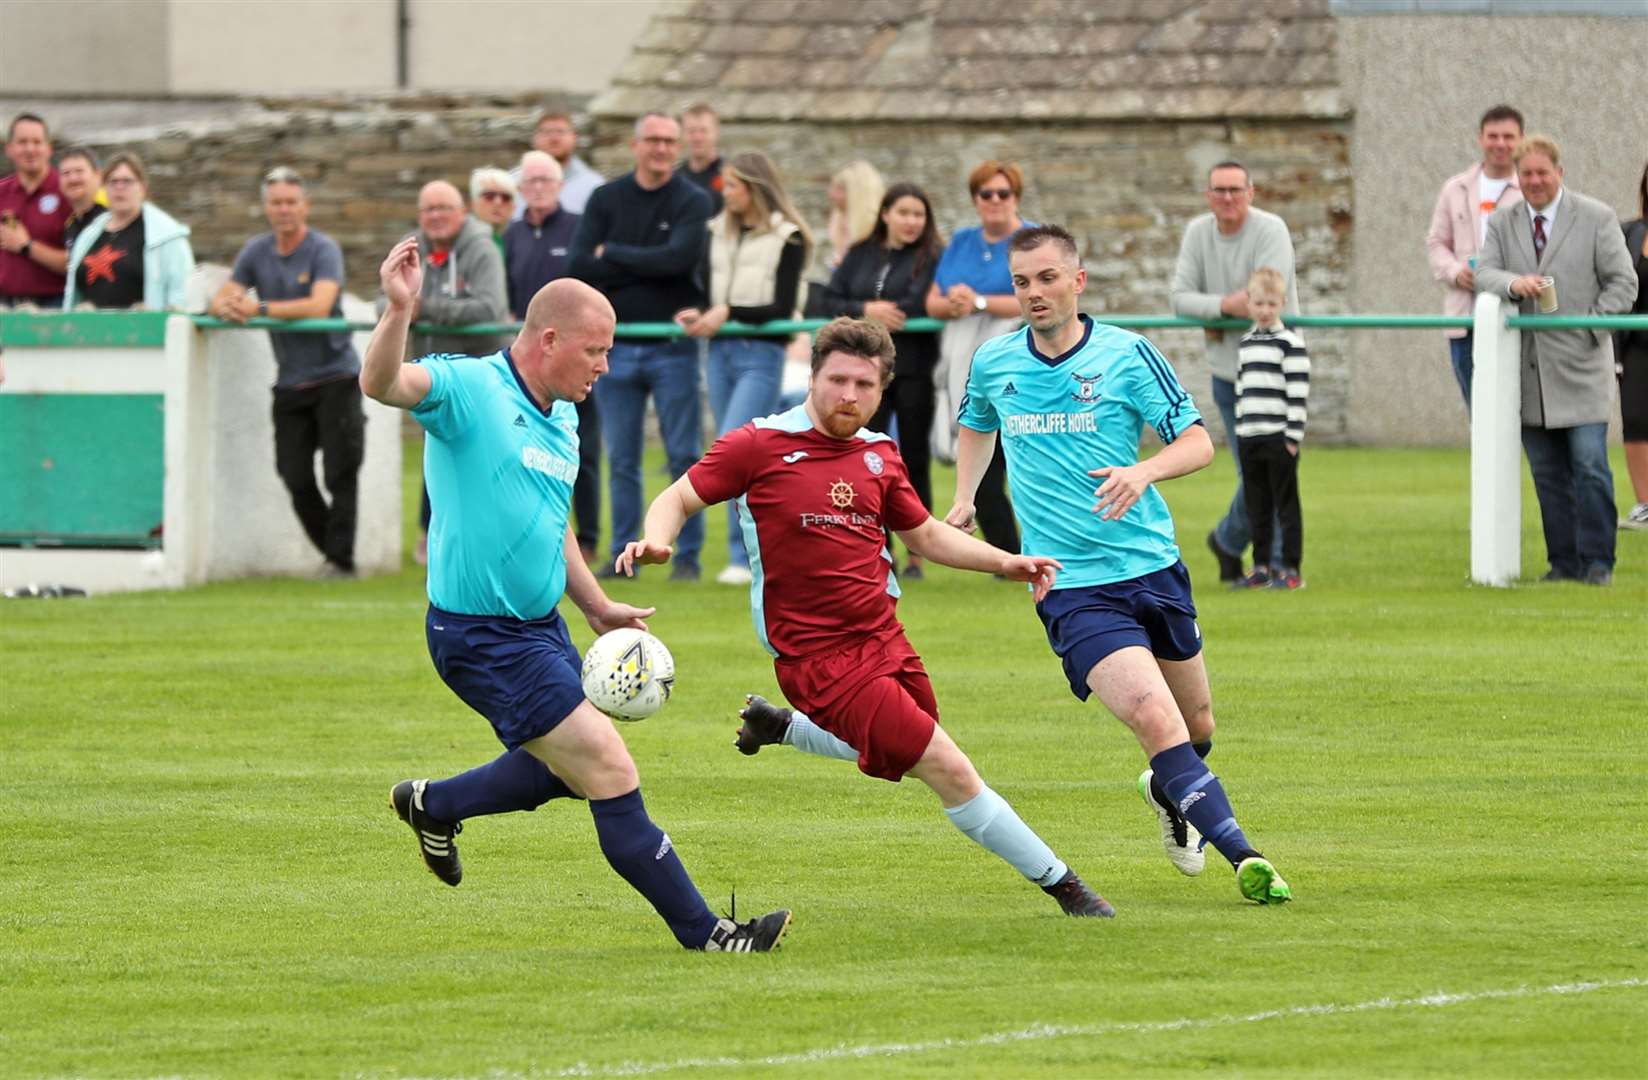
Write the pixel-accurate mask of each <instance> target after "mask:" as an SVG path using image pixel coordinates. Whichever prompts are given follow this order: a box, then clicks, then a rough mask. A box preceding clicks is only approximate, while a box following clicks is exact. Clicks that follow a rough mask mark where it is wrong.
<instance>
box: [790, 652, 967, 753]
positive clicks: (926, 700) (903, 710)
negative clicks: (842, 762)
mask: <svg viewBox="0 0 1648 1080" xmlns="http://www.w3.org/2000/svg"><path fill="white" fill-rule="evenodd" d="M773 668H774V670H775V671H776V672H777V674H778V685H779V688H780V689H782V690H783V691H784V697H785V698H786V699H788V700H789V703H790V704H791V705H792V706H794V707H795V708H797V709H800V710H801V711H802V712H804V713H806V714H807V716H808V717H809V718H810V719H811V720H812V722H813V723H815V724H817V725H818V726H819V727H821V728H823V729H824V730H825V731H828V732H829V733H830V734H832V735H834V736H835V737H836V738H838V739H841V740H842V741H843V742H845V743H846V744H847V745H848V746H851V747H852V748H853V749H854V750H857V751H858V767H859V770H860V771H862V772H863V773H864V774H865V775H867V776H874V777H878V778H880V779H882V780H892V781H894V782H897V781H899V780H901V779H903V777H904V774H905V773H907V772H909V771H910V769H911V768H913V767H914V766H915V763H916V762H918V761H920V760H921V755H922V754H924V753H926V752H927V744H928V743H930V742H932V741H933V728H934V727H936V726H937V724H938V701H937V700H936V699H935V698H934V697H933V684H932V682H930V681H929V680H928V678H927V669H926V668H924V667H922V666H921V657H919V656H917V655H916V651H915V650H914V649H912V648H911V647H910V643H909V642H908V641H906V640H905V639H904V631H903V629H902V628H894V629H893V630H891V631H888V632H886V633H883V634H881V635H880V636H877V637H867V638H864V639H863V640H861V641H858V642H855V643H853V644H852V645H849V646H847V647H846V648H843V649H838V650H837V651H835V652H826V653H814V654H812V655H811V656H801V657H794V658H788V659H786V658H780V659H778V660H775V661H773Z"/></svg>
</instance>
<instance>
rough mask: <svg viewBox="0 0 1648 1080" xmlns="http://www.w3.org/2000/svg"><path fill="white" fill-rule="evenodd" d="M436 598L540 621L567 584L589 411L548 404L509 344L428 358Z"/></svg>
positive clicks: (457, 608) (426, 408) (465, 611)
mask: <svg viewBox="0 0 1648 1080" xmlns="http://www.w3.org/2000/svg"><path fill="white" fill-rule="evenodd" d="M419 363H420V364H422V365H423V366H424V368H425V369H426V370H427V371H428V372H429V377H430V380H431V385H430V388H429V396H428V397H426V398H424V399H423V401H421V402H419V403H418V405H417V406H416V407H415V408H413V409H412V416H413V418H414V419H416V420H417V421H418V423H420V424H422V425H423V428H424V430H425V431H427V432H429V435H430V438H428V439H426V440H425V442H424V450H423V477H424V483H426V484H427V485H428V486H429V503H430V508H431V510H432V511H433V516H432V517H431V518H430V521H429V602H430V603H431V604H434V605H435V606H436V607H438V608H441V609H442V610H445V611H451V612H454V613H457V614H462V615H507V616H510V617H512V618H516V619H541V618H543V617H544V616H546V615H548V614H549V613H550V612H551V611H553V610H554V609H555V605H556V603H557V602H558V601H559V600H560V599H561V594H562V593H563V592H565V591H566V554H565V552H564V550H563V548H562V545H563V544H564V543H565V541H566V531H567V514H568V512H569V508H570V507H571V505H572V483H573V481H574V480H575V479H577V477H578V412H577V409H576V408H575V407H574V405H573V404H572V402H570V401H557V402H554V403H553V404H551V406H550V407H549V408H548V409H540V408H539V407H538V404H537V402H535V401H534V400H533V399H532V395H531V394H530V393H528V392H527V389H526V386H525V384H523V383H522V382H521V376H520V373H519V372H517V371H516V370H515V364H514V362H513V361H512V360H511V359H510V357H509V350H508V349H505V350H503V351H502V352H496V353H493V354H492V355H491V356H446V355H436V356H426V357H424V358H423V359H422V360H420V361H419Z"/></svg>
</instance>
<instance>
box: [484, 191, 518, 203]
mask: <svg viewBox="0 0 1648 1080" xmlns="http://www.w3.org/2000/svg"><path fill="white" fill-rule="evenodd" d="M481 198H483V199H485V200H486V201H487V202H514V201H515V196H513V195H511V194H510V193H509V192H507V191H483V192H481Z"/></svg>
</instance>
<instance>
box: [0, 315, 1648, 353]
mask: <svg viewBox="0 0 1648 1080" xmlns="http://www.w3.org/2000/svg"><path fill="white" fill-rule="evenodd" d="M1089 314H1090V315H1091V317H1092V318H1093V320H1094V321H1095V322H1099V323H1102V324H1104V325H1107V326H1119V327H1121V328H1122V329H1124V330H1202V329H1219V330H1246V329H1247V328H1248V326H1249V325H1251V324H1250V323H1249V321H1248V320H1246V319H1216V320H1211V321H1205V322H1204V321H1201V320H1198V319H1185V318H1180V317H1179V316H1177V315H1130V314H1112V313H1109V312H1090V313H1089ZM167 317H168V313H166V312H160V311H91V312H86V311H75V312H51V313H36V312H27V313H22V312H0V345H9V346H17V347H23V346H37V347H38V346H72V345H81V346H85V345H103V346H125V347H132V346H158V345H160V344H161V343H162V342H163V341H164V338H165V323H166V319H167ZM190 318H191V319H192V320H193V322H194V324H195V326H197V327H199V328H200V329H202V330H278V331H281V332H284V333H299V334H305V333H329V332H336V331H339V330H348V331H369V330H371V329H373V328H374V327H375V326H376V325H377V324H376V323H375V322H351V321H349V320H348V319H294V320H291V321H285V320H281V319H251V320H248V321H247V322H244V323H236V322H226V321H224V320H222V319H214V318H212V317H211V316H209V315H192V316H190ZM828 321H829V320H827V319H784V320H780V321H777V322H769V323H762V324H761V325H759V326H751V325H749V324H746V323H732V322H730V323H727V324H726V325H725V326H723V327H722V328H721V332H720V334H719V335H718V336H721V337H747V336H750V335H756V334H759V335H777V334H796V333H810V332H812V331H814V330H817V329H818V328H819V327H821V326H823V325H824V324H825V323H826V322H828ZM1287 321H1288V324H1289V325H1291V326H1301V327H1315V328H1321V329H1336V330H1469V329H1470V328H1471V327H1472V326H1473V325H1474V320H1473V319H1472V318H1471V317H1470V316H1468V315H1293V316H1290V317H1289V318H1288V320H1287ZM1507 322H1508V324H1509V325H1510V326H1513V327H1515V328H1517V329H1519V330H1581V329H1589V330H1648V315H1587V316H1580V315H1511V316H1510V317H1509V318H1508V319H1507ZM944 326H945V323H944V321H943V320H941V319H911V320H910V321H909V322H907V323H906V324H905V326H904V329H905V330H906V331H914V332H917V333H926V332H935V333H936V332H937V331H940V330H942V329H944ZM520 328H521V324H520V323H514V322H509V323H477V324H474V325H471V326H439V325H435V324H432V323H418V324H416V325H415V326H413V328H412V329H413V332H414V333H419V334H439V335H443V336H455V337H472V336H473V337H479V336H483V335H494V336H496V335H502V334H513V333H515V332H516V331H517V330H519V329H520ZM618 336H619V337H620V338H624V339H626V340H670V339H674V338H679V337H682V336H684V335H683V334H682V331H681V328H680V327H679V326H677V325H675V324H674V323H669V322H650V323H622V324H620V325H619V327H618Z"/></svg>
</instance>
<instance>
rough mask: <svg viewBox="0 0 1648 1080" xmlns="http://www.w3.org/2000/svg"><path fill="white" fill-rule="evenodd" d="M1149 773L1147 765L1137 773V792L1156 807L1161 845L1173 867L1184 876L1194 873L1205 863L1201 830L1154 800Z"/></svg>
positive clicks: (1146, 801) (1147, 803) (1153, 807)
mask: <svg viewBox="0 0 1648 1080" xmlns="http://www.w3.org/2000/svg"><path fill="white" fill-rule="evenodd" d="M1150 777H1151V770H1149V769H1146V770H1145V771H1144V772H1142V773H1140V774H1139V795H1140V796H1141V797H1142V798H1143V799H1144V802H1145V805H1146V806H1148V807H1150V809H1152V810H1154V811H1156V820H1158V821H1160V822H1161V823H1162V849H1163V850H1165V851H1166V852H1167V857H1168V859H1170V860H1171V861H1172V863H1173V866H1174V869H1176V870H1178V871H1179V873H1181V874H1183V875H1184V876H1185V877H1195V876H1196V875H1197V874H1199V873H1201V872H1202V867H1203V866H1205V865H1207V859H1206V857H1205V856H1204V855H1203V854H1202V834H1201V833H1199V832H1197V831H1196V826H1194V825H1192V824H1191V823H1190V822H1188V821H1186V820H1185V819H1184V818H1183V817H1182V816H1181V815H1179V814H1175V813H1174V812H1173V811H1171V810H1169V809H1168V808H1167V807H1165V806H1163V805H1162V804H1161V803H1159V802H1157V801H1156V796H1154V795H1152V794H1150Z"/></svg>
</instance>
